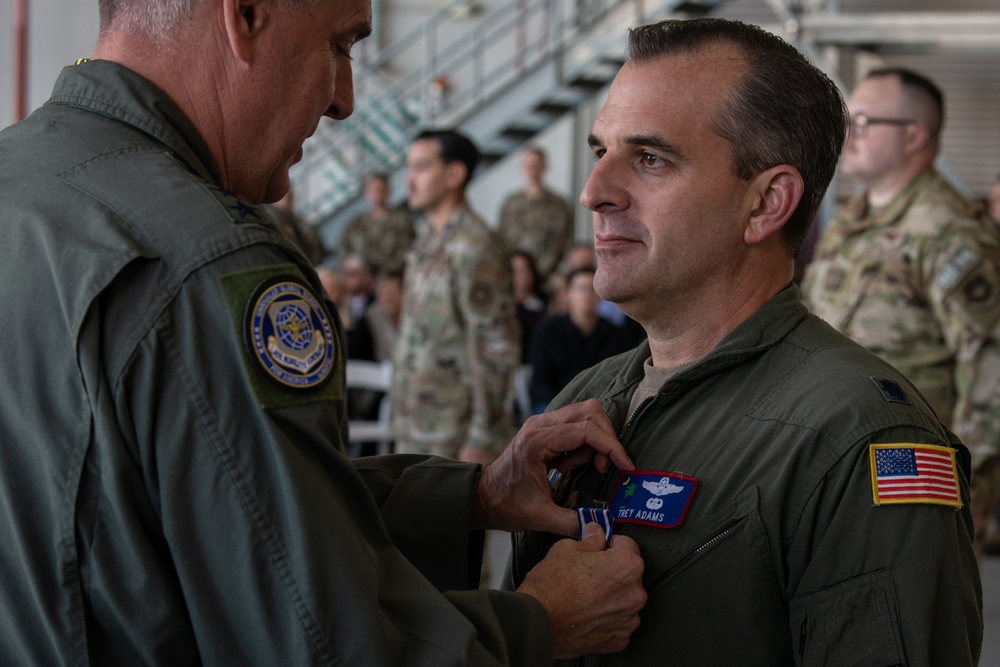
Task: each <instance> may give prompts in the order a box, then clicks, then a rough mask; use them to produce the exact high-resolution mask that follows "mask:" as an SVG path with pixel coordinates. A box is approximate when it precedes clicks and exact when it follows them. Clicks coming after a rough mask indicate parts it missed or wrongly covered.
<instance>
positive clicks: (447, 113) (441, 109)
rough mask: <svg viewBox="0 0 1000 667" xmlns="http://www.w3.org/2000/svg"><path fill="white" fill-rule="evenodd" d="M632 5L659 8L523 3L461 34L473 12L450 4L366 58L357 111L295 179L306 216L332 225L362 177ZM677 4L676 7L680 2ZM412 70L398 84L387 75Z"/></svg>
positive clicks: (463, 3) (358, 73)
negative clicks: (460, 16) (461, 17)
mask: <svg viewBox="0 0 1000 667" xmlns="http://www.w3.org/2000/svg"><path fill="white" fill-rule="evenodd" d="M627 3H632V4H635V5H637V6H638V7H637V10H638V11H639V15H643V14H645V13H646V12H645V11H643V5H646V4H656V5H663V4H664V3H663V1H662V0H660V1H659V2H656V1H655V0H647V1H646V2H643V0H516V1H515V2H510V3H507V4H505V5H503V6H502V7H500V8H498V9H497V10H495V11H493V12H491V13H490V14H489V15H487V16H484V17H481V18H479V19H478V20H476V21H475V23H474V24H473V25H472V26H471V28H469V27H466V26H462V28H463V30H462V31H461V33H460V34H459V31H458V30H457V29H456V22H455V21H456V19H455V15H456V14H457V13H458V12H461V11H463V10H464V9H466V8H468V7H469V6H470V4H469V2H468V0H453V2H451V3H450V4H449V5H447V6H446V7H444V8H443V9H441V10H440V11H438V12H436V13H435V14H434V15H432V16H431V17H430V18H429V19H428V20H427V21H426V22H425V23H424V24H423V25H422V26H420V27H419V28H418V29H416V30H414V31H412V32H411V33H409V34H408V35H406V36H405V37H403V38H401V39H400V40H398V41H396V42H395V43H393V44H391V45H390V46H388V47H387V48H385V49H382V50H381V51H379V52H378V53H377V54H375V55H374V56H373V57H370V58H363V59H360V62H359V63H358V65H357V67H356V69H355V85H356V98H357V105H356V107H357V112H356V113H355V114H354V115H353V116H351V117H350V118H348V119H347V120H344V121H339V122H335V121H330V120H329V119H324V120H323V122H322V123H321V125H320V128H319V129H318V130H317V132H316V134H315V135H314V137H313V138H312V139H310V140H309V141H308V142H307V143H306V146H305V148H304V155H303V159H302V161H301V162H300V164H299V165H298V166H297V167H296V168H295V170H294V171H293V181H294V187H295V192H296V200H297V205H298V208H299V212H300V213H301V214H302V215H304V216H305V217H306V218H307V219H311V220H321V219H324V218H326V217H328V216H329V215H330V214H331V213H333V212H334V211H335V210H336V209H337V208H338V207H339V206H340V205H342V204H343V203H344V202H346V201H348V200H351V199H353V198H354V197H356V196H357V193H358V192H359V190H360V184H361V180H362V179H363V177H364V174H366V173H368V172H371V171H393V170H395V169H397V168H398V167H400V166H401V165H402V162H403V160H404V156H405V151H406V147H407V145H408V144H409V142H410V140H411V139H412V137H413V136H415V134H416V133H417V132H418V131H419V130H420V129H422V128H424V127H432V126H435V125H441V124H449V125H458V124H460V123H461V120H462V117H463V115H467V114H468V113H470V112H471V111H474V110H475V109H477V108H479V107H480V106H482V105H484V104H487V103H490V102H491V101H492V100H493V98H494V97H495V96H496V95H497V94H498V93H499V92H502V91H503V90H504V88H505V87H508V86H509V85H510V84H511V82H512V81H515V80H516V79H518V77H521V76H523V75H524V74H525V73H526V72H528V71H530V70H531V69H532V68H534V67H537V66H539V65H540V64H541V63H544V62H547V61H548V59H550V58H552V57H553V56H555V55H556V54H558V53H559V52H560V51H561V50H562V49H563V48H565V46H566V45H567V44H569V43H572V42H574V41H575V40H578V39H579V38H580V37H581V36H582V35H586V34H587V33H588V31H589V30H590V29H591V26H593V25H595V24H596V23H598V22H599V21H600V19H601V17H602V16H604V15H605V14H607V13H608V12H610V11H611V10H613V9H614V8H616V7H618V6H620V5H623V4H627ZM671 4H679V2H674V3H671ZM400 63H408V64H410V65H411V67H410V68H409V69H408V70H407V71H405V72H403V73H402V74H401V75H399V76H398V77H391V78H392V80H391V81H388V79H389V78H390V77H388V76H387V74H386V72H387V71H390V70H392V69H394V68H398V67H399V64H400Z"/></svg>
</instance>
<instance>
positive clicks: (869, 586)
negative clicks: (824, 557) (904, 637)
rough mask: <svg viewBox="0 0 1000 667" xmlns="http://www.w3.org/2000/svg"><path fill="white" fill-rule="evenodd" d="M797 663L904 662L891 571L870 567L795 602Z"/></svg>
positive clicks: (804, 666)
mask: <svg viewBox="0 0 1000 667" xmlns="http://www.w3.org/2000/svg"><path fill="white" fill-rule="evenodd" d="M789 615H790V623H791V627H792V628H793V629H794V628H798V629H799V632H798V633H797V635H796V636H793V641H794V644H795V656H796V663H795V664H796V665H799V666H800V667H819V666H821V665H837V666H838V667H840V666H844V667H849V666H850V667H888V666H890V665H901V664H903V662H904V661H903V657H902V648H901V647H902V643H901V640H900V637H899V631H898V627H897V623H898V619H897V611H896V593H895V588H894V587H893V583H892V575H891V574H890V572H889V570H887V569H882V570H877V571H875V572H869V573H868V574H863V575H861V576H858V577H854V578H853V579H849V580H847V581H844V582H841V583H839V584H836V585H834V586H831V587H830V588H828V589H826V590H823V591H820V592H818V593H813V594H811V595H806V596H803V597H799V598H795V599H793V600H792V601H791V605H790V610H789Z"/></svg>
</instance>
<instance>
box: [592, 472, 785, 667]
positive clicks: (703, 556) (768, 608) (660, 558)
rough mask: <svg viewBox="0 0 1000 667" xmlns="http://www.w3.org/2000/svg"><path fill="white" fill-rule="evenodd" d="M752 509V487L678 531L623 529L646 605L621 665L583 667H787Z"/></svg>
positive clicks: (768, 560) (778, 611)
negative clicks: (640, 568)
mask: <svg viewBox="0 0 1000 667" xmlns="http://www.w3.org/2000/svg"><path fill="white" fill-rule="evenodd" d="M695 503H697V500H695ZM758 504H759V497H758V490H757V488H756V487H754V488H750V489H747V490H745V491H744V492H742V493H741V494H740V495H739V496H738V497H737V498H736V499H734V500H733V501H731V502H729V503H727V504H726V505H724V506H722V507H720V508H719V509H717V510H716V511H714V512H710V513H708V514H705V515H702V516H699V515H698V514H697V513H695V512H692V513H691V514H689V515H688V516H687V518H686V520H685V522H684V524H682V525H681V527H680V528H678V529H677V530H664V529H660V528H654V527H647V526H635V525H629V526H622V530H621V533H622V534H626V535H629V536H630V537H632V538H633V539H635V540H636V542H638V544H639V550H640V552H641V553H642V556H643V559H644V560H645V563H646V574H645V577H644V582H643V583H644V586H645V588H646V592H647V594H648V596H649V597H648V601H647V603H646V607H645V608H644V609H643V611H642V612H641V624H640V626H639V629H638V630H637V631H636V633H635V634H634V635H633V636H632V639H631V641H630V644H629V649H628V653H627V656H628V657H627V658H626V657H625V656H624V655H623V654H617V655H614V656H607V658H606V659H605V660H592V661H589V662H587V663H586V664H587V665H616V666H617V665H621V666H624V665H630V666H631V667H634V665H652V664H664V663H665V662H669V663H671V664H680V665H699V664H712V665H741V666H744V667H747V666H753V665H760V666H761V667H764V666H768V667H773V665H775V664H782V663H784V664H788V663H791V638H790V636H789V630H788V617H787V614H786V613H785V608H784V605H783V602H782V596H781V593H780V590H779V588H778V584H777V579H776V576H775V569H774V565H773V559H772V556H771V548H770V543H769V540H768V535H767V532H766V530H765V528H764V524H763V522H762V520H761V518H760V514H759V510H758ZM615 532H616V533H617V532H619V531H618V526H616V527H615ZM775 656H780V657H781V658H780V659H779V660H777V661H776V660H775Z"/></svg>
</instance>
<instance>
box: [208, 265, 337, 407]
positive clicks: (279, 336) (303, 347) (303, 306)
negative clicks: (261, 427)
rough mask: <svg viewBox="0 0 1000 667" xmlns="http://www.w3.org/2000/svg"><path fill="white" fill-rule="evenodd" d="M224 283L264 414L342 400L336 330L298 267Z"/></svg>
mask: <svg viewBox="0 0 1000 667" xmlns="http://www.w3.org/2000/svg"><path fill="white" fill-rule="evenodd" d="M221 282H222V288H223V291H224V292H225V295H226V301H227V303H228V304H229V309H230V314H231V315H232V317H233V321H234V324H235V325H236V327H237V329H238V331H239V334H240V338H241V339H242V342H243V346H244V349H245V352H246V355H245V360H246V363H247V366H248V371H249V373H250V378H251V381H252V383H253V385H254V390H255V392H256V394H257V397H258V398H259V399H260V401H261V404H262V405H263V406H264V407H265V408H274V407H284V406H288V405H295V404H299V403H304V402H312V401H316V400H335V399H338V398H341V397H342V396H341V394H342V393H343V391H342V388H340V387H339V385H338V383H336V382H331V379H332V378H333V377H334V376H335V375H336V374H337V372H338V369H339V368H340V366H342V360H341V359H340V358H339V356H340V355H339V353H338V339H337V334H336V331H335V329H334V325H333V323H332V322H331V319H330V316H329V315H328V314H327V312H326V308H325V307H324V306H323V303H322V301H320V299H318V298H317V297H316V296H315V294H314V293H313V291H312V289H311V288H310V287H309V284H308V283H307V282H306V280H305V279H304V277H303V276H302V274H301V273H300V272H299V270H298V267H296V266H295V265H291V264H289V265H282V266H278V267H273V266H272V267H266V268H262V269H254V270H250V271H245V272H241V273H237V274H233V275H228V276H224V277H223V278H222V280H221Z"/></svg>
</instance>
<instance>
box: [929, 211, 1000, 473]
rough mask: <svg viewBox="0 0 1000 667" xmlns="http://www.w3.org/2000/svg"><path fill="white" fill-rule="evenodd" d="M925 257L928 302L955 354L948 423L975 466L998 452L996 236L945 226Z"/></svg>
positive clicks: (999, 259)
mask: <svg viewBox="0 0 1000 667" xmlns="http://www.w3.org/2000/svg"><path fill="white" fill-rule="evenodd" d="M925 261H927V262H928V263H929V264H930V270H929V271H927V272H926V273H925V275H927V276H929V280H930V281H931V282H930V284H929V285H928V289H927V294H928V297H929V299H928V300H929V302H930V307H931V309H932V311H933V312H934V314H935V317H936V318H937V320H938V322H939V323H940V326H941V331H942V334H943V335H944V337H945V340H946V341H947V344H948V346H949V348H951V349H952V350H953V351H954V352H955V355H956V364H955V378H954V382H955V392H956V401H955V410H954V413H953V414H952V427H953V429H954V430H955V433H956V434H957V435H958V436H959V437H960V438H961V439H962V441H963V442H964V443H965V444H966V445H967V446H968V447H969V449H970V450H971V451H972V457H973V464H974V467H976V466H978V464H980V463H981V462H982V461H984V460H985V459H986V458H988V457H989V456H990V455H992V454H996V453H997V452H998V451H1000V417H998V415H1000V240H998V239H997V237H996V235H995V234H994V233H993V230H992V229H990V228H988V227H979V226H975V227H968V228H964V229H961V230H955V229H949V230H947V231H946V232H945V233H944V234H942V235H941V236H939V237H938V240H937V243H936V244H935V248H934V249H933V250H932V251H931V252H930V253H928V256H927V258H926V260H925Z"/></svg>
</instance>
